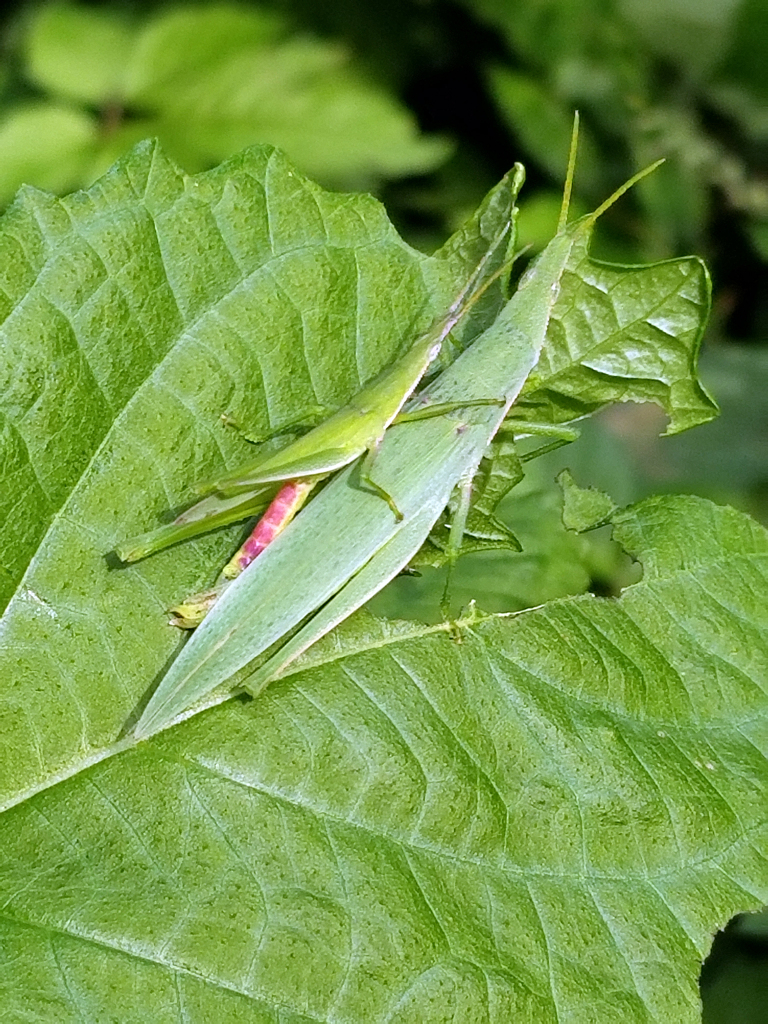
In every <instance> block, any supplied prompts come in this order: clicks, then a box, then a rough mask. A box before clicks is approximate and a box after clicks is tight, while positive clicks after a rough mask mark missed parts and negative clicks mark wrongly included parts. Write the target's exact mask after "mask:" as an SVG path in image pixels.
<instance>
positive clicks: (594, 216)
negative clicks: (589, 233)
mask: <svg viewBox="0 0 768 1024" xmlns="http://www.w3.org/2000/svg"><path fill="white" fill-rule="evenodd" d="M663 163H664V157H660V159H658V160H654V162H653V163H652V164H648V166H647V167H644V168H643V169H642V171H638V172H637V174H633V175H632V177H631V178H629V180H628V181H625V182H624V184H623V185H619V187H618V188H617V189H616V191H615V192H614V193H613V195H610V196H608V198H607V199H606V200H605V202H604V203H601V204H600V205H599V206H598V208H597V209H596V210H595V212H594V213H590V215H589V220H590V221H596V220H597V218H598V217H599V216H600V215H601V214H603V213H605V211H606V210H607V209H608V207H609V206H613V204H614V203H615V202H616V200H617V199H620V198H621V197H622V196H623V195H624V193H625V192H626V191H628V189H630V188H632V186H633V185H636V184H637V183H638V181H640V180H641V179H642V178H645V177H646V176H647V175H649V174H650V173H651V172H652V171H655V170H656V168H657V167H659V166H660V165H661V164H663Z"/></svg>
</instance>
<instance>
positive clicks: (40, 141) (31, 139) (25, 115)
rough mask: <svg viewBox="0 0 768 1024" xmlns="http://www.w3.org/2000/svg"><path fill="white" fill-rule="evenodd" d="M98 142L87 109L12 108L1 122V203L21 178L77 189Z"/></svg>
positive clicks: (57, 189)
mask: <svg viewBox="0 0 768 1024" xmlns="http://www.w3.org/2000/svg"><path fill="white" fill-rule="evenodd" d="M97 144H98V131H97V126H96V122H95V120H94V119H93V117H91V115H90V114H87V113H86V112H85V111H81V110H77V109H74V108H72V107H67V106H63V105H62V104H53V103H28V104H24V105H23V106H22V105H20V106H17V107H15V108H13V109H11V110H10V111H9V112H8V113H7V114H6V115H5V117H3V119H2V120H1V121H0V152H1V153H2V154H3V159H2V162H1V163H0V206H4V205H5V204H7V203H8V202H10V200H11V199H12V198H13V196H14V195H15V194H16V192H17V190H18V188H19V186H20V185H21V184H22V182H30V181H33V182H35V184H36V185H38V186H39V187H40V188H46V189H51V190H52V191H54V192H66V191H68V190H69V189H72V188H76V187H77V186H78V185H79V184H80V183H81V182H82V180H83V177H84V175H85V174H86V169H87V168H88V167H89V166H90V164H91V161H92V160H93V156H94V153H95V152H96V149H97Z"/></svg>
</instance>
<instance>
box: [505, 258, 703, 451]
mask: <svg viewBox="0 0 768 1024" xmlns="http://www.w3.org/2000/svg"><path fill="white" fill-rule="evenodd" d="M709 302H710V283H709V275H708V274H707V270H706V267H705V266H704V264H703V262H702V261H701V260H697V259H696V258H695V257H687V258H685V259H675V260H667V261H665V262H662V263H654V264H651V265H649V266H645V267H632V268H630V267H621V266H618V265H613V264H609V263H603V262H600V261H599V260H595V259H592V258H591V257H590V256H589V255H588V250H587V246H586V244H584V245H579V246H578V247H574V252H573V255H572V257H571V261H570V264H569V267H568V269H567V271H566V273H565V274H564V275H563V280H562V284H561V288H560V292H559V294H558V296H557V300H556V302H555V307H554V310H553V312H552V319H551V321H550V327H549V332H548V334H547V341H546V343H545V346H544V348H543V350H542V353H541V358H540V360H539V364H538V366H537V367H536V370H535V372H534V373H533V374H532V375H531V377H530V378H529V379H528V382H527V383H526V385H525V388H524V389H523V394H522V395H521V398H520V401H519V402H518V404H517V406H516V410H515V411H516V412H517V413H518V414H519V415H520V417H521V418H523V419H536V420H539V421H541V422H542V423H546V422H550V423H563V422H567V421H569V420H574V419H577V418H579V417H581V416H585V415H588V414H590V413H592V412H595V411H596V410H597V409H599V408H601V407H602V406H603V405H606V404H608V403H613V402H656V403H657V404H658V405H660V406H661V407H662V408H663V409H664V410H665V412H666V413H667V414H668V416H669V419H670V421H669V425H668V426H667V430H666V433H667V434H676V433H678V432H679V431H681V430H687V429H688V428H689V427H693V426H697V425H698V424H700V423H706V422H707V421H708V420H711V419H712V418H713V417H714V416H716V415H717V405H716V404H715V402H714V401H713V399H712V398H711V396H710V395H709V394H708V393H707V391H706V389H705V388H704V387H703V385H702V384H701V383H700V382H699V381H698V379H697V378H696V376H695V375H692V374H691V367H692V366H695V364H696V360H697V358H698V353H699V349H700V347H701V337H702V334H703V330H704V324H705V323H706V317H707V313H708V310H709Z"/></svg>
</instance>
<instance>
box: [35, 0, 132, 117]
mask: <svg viewBox="0 0 768 1024" xmlns="http://www.w3.org/2000/svg"><path fill="white" fill-rule="evenodd" d="M133 35H134V33H133V32H132V31H131V29H130V28H129V26H128V25H127V24H126V22H125V20H124V19H123V18H122V17H121V16H120V15H119V14H118V13H117V12H116V11H115V10H114V8H110V9H101V10H99V9H95V8H93V7H84V6H80V5H75V4H70V3H62V2H58V3H47V4H44V5H43V6H41V7H40V9H39V10H38V11H37V12H36V15H35V17H34V18H33V19H32V22H31V24H30V27H29V32H28V35H27V38H26V40H25V43H26V46H25V49H26V58H27V63H28V74H29V76H30V78H31V79H32V80H33V81H34V82H36V83H37V84H38V85H40V86H42V87H43V88H44V89H48V90H49V91H50V92H51V93H53V95H54V96H60V97H65V98H66V99H69V100H80V101H81V102H83V103H87V104H92V105H101V104H102V103H104V102H105V101H107V100H109V99H112V100H117V98H118V97H119V96H121V95H122V93H123V89H124V77H125V68H126V63H127V60H128V56H129V54H130V52H131V48H132V46H133V42H134V40H133Z"/></svg>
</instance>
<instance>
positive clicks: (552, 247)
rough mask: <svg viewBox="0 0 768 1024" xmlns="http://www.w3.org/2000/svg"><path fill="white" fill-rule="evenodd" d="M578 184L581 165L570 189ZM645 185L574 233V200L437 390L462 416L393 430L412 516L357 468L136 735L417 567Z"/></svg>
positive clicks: (156, 697)
mask: <svg viewBox="0 0 768 1024" xmlns="http://www.w3.org/2000/svg"><path fill="white" fill-rule="evenodd" d="M571 173H572V164H571V165H570V167H569V181H570V176H571ZM643 173H647V171H646V172H643ZM521 177H522V175H520V178H519V180H518V182H517V185H518V187H519V183H520V180H521ZM638 177H639V175H638V176H635V178H634V179H631V181H630V182H628V183H627V185H625V186H624V187H623V188H622V189H620V190H618V192H617V193H615V194H614V195H613V196H612V197H611V199H610V200H609V201H608V202H606V203H604V204H603V205H602V206H601V207H600V208H599V209H598V210H597V211H596V212H595V213H594V214H592V215H590V216H589V217H587V218H583V219H582V220H581V221H578V222H576V223H575V224H573V225H570V226H566V223H565V217H566V213H567V191H566V198H565V199H564V204H563V216H562V218H561V224H560V227H559V230H558V233H557V235H556V236H555V237H554V239H553V240H552V241H551V242H550V244H549V245H548V246H547V248H546V249H545V250H544V251H543V253H542V254H541V255H540V256H539V258H538V259H537V261H536V262H535V263H534V264H533V265H532V267H531V268H530V269H529V270H528V271H527V273H526V274H525V275H524V277H523V279H522V280H521V283H520V286H519V287H518V290H517V291H516V293H515V294H514V295H513V296H512V298H511V299H510V301H509V302H508V303H507V305H506V306H505V308H504V309H503V310H502V312H501V313H500V315H499V316H498V317H497V319H496V321H495V323H494V324H493V325H492V326H491V327H490V328H489V329H488V330H487V331H486V332H485V333H484V334H483V335H482V336H481V337H480V338H478V339H476V340H475V342H474V343H473V344H472V345H471V346H470V347H469V348H468V349H466V350H465V351H464V352H463V353H462V354H461V356H460V357H459V358H458V359H457V360H456V362H455V363H454V364H453V365H452V366H451V367H450V368H449V369H448V370H447V371H445V373H443V374H442V375H441V376H440V378H438V380H437V381H436V382H434V383H433V384H432V385H430V386H429V387H428V388H427V391H426V393H425V394H426V399H427V401H430V402H431V403H432V408H433V409H437V410H449V409H450V410H452V411H441V412H440V413H439V415H436V416H433V417H432V418H431V419H420V420H418V421H416V422H413V421H411V422H404V423H402V424H399V425H396V426H392V427H390V429H389V430H388V431H387V433H386V437H385V439H384V443H383V444H382V446H381V453H380V455H379V457H378V459H377V476H378V477H379V481H380V483H379V484H378V488H380V489H381V491H383V492H384V493H385V494H386V495H387V496H389V497H391V500H392V502H393V504H394V506H395V508H396V509H397V510H398V511H399V512H401V516H402V518H401V519H399V520H396V519H394V518H393V516H392V515H391V514H390V513H389V512H387V510H386V509H385V508H384V507H383V505H382V502H381V501H378V500H376V499H375V498H374V497H373V495H372V494H371V492H370V491H368V490H366V489H363V488H359V487H355V486H354V483H353V482H354V473H355V467H354V466H352V467H348V468H347V469H345V470H344V471H343V472H341V473H339V474H337V475H336V476H335V477H334V479H333V480H332V481H331V482H330V483H329V484H328V485H327V486H326V487H325V488H324V490H323V491H322V493H321V494H320V495H319V496H318V497H317V498H316V499H315V500H314V501H313V502H312V503H311V504H310V505H309V507H308V508H307V509H306V510H305V511H304V512H303V513H302V515H301V518H300V521H298V522H296V523H294V524H293V527H292V528H289V529H287V530H285V531H284V532H283V533H282V534H281V536H280V537H279V538H278V540H277V541H275V542H274V543H273V544H270V545H269V547H268V548H267V549H266V550H265V551H264V552H263V554H262V555H261V556H260V557H259V559H258V560H257V562H256V563H255V564H254V565H252V566H251V568H250V569H249V571H248V572H246V573H244V574H243V575H242V576H240V577H239V578H238V579H237V580H235V581H234V582H233V583H232V585H231V586H230V587H229V588H228V589H227V590H226V592H225V593H224V594H223V596H222V597H221V600H220V601H219V602H218V603H217V607H216V610H215V613H214V614H212V615H211V616H209V617H208V618H206V620H205V621H204V622H203V624H202V626H201V627H200V628H199V629H198V631H197V632H196V634H195V635H194V636H193V638H192V639H191V641H190V642H189V643H188V644H187V645H186V647H185V648H184V650H183V651H182V652H181V654H180V655H179V657H178V658H177V659H176V661H175V662H174V663H173V665H172V666H171V668H170V670H169V672H168V673H167V674H166V676H165V677H164V678H163V680H162V681H161V683H160V685H159V687H158V689H157V690H156V692H155V693H154V694H153V696H152V699H151V700H150V702H149V704H148V705H147V708H146V709H145V711H144V714H143V715H142V717H141V719H140V721H139V723H138V725H137V726H136V728H135V730H134V734H135V736H136V737H137V738H143V737H146V736H148V735H150V734H152V733H153V732H155V731H157V730H159V729H162V728H164V727H165V726H167V725H168V724H169V723H170V722H171V721H172V720H173V719H174V718H175V717H176V716H178V715H180V714H181V713H182V712H184V711H185V709H186V708H188V707H189V706H190V704H192V703H193V702H195V701H199V700H200V699H201V698H203V697H205V695H206V694H208V693H209V692H210V691H211V690H212V689H214V688H216V687H218V686H219V685H221V684H222V683H225V682H229V683H232V682H233V681H235V680H237V681H238V682H242V681H243V677H244V676H245V686H246V688H247V689H248V690H249V691H250V692H252V693H256V692H258V691H259V690H260V689H261V688H263V686H265V685H266V684H267V683H268V682H269V681H271V680H272V679H274V678H277V677H278V676H279V675H281V674H283V673H284V672H285V670H286V667H287V666H288V664H289V663H290V662H291V661H292V660H293V659H294V658H295V657H296V656H297V655H298V654H300V653H301V652H302V651H303V650H305V649H306V648H307V647H308V646H309V645H310V644H312V643H314V642H315V640H317V639H319V638H320V637H321V636H323V635H324V634H325V633H326V632H328V630H329V629H331V628H333V627H334V626H335V625H337V624H338V623H339V622H341V621H343V620H344V619H345V618H346V617H348V616H349V615H350V614H351V613H352V612H353V611H354V610H355V609H356V608H358V607H360V605H361V604H362V603H364V601H366V600H367V599H368V598H369V597H370V596H372V595H373V594H374V593H376V591H377V590H379V589H380V588H381V587H382V586H384V585H385V584H386V583H387V582H388V581H389V580H390V579H391V578H392V577H393V576H394V575H396V574H397V572H399V571H400V570H401V569H402V568H403V566H404V565H406V564H407V562H408V561H409V560H410V558H411V557H412V556H413V554H414V553H415V552H416V551H417V550H418V548H419V547H420V546H421V544H422V543H423V541H424V539H425V538H426V536H427V534H428V533H429V530H430V529H431V527H432V525H433V524H434V522H435V520H436V519H437V517H438V516H439V515H440V513H441V511H442V509H443V508H444V506H445V504H446V503H447V501H448V498H449V496H450V494H451V491H452V490H453V488H454V486H455V485H456V484H457V483H460V482H461V481H468V480H470V479H471V478H472V476H473V475H474V472H475V470H476V468H477V465H478V464H479V461H480V459H481V458H482V455H483V452H484V451H485V448H486V446H487V445H488V443H489V441H490V440H491V438H492V437H493V435H494V434H495V433H496V431H497V430H498V429H499V427H500V426H501V424H502V422H503V420H504V417H505V416H506V414H507V412H508V411H509V408H510V406H511V405H512V402H513V401H514V399H515V398H516V397H517V395H518V393H519V391H520V389H521V388H522V385H523V384H524V382H525V380H526V378H527V376H528V374H529V372H530V371H531V369H532V368H533V366H534V365H535V363H536V361H537V359H538V355H539V351H540V349H541V346H542V344H543V342H544V338H545V335H546V331H547V326H548V323H549V318H550V314H551V310H552V307H553V305H554V302H555V299H556V293H557V290H558V286H559V280H560V278H561V276H562V274H563V272H564V269H565V267H566V265H567V261H568V258H569V255H570V253H571V251H572V249H573V247H574V244H575V243H576V242H577V241H579V242H580V241H581V240H582V239H583V237H584V234H585V233H588V232H589V231H590V230H591V228H592V225H593V224H594V221H595V220H596V219H597V217H598V216H599V215H600V214H601V213H602V212H603V210H605V209H606V208H607V206H608V205H610V203H611V202H613V201H615V199H617V198H618V196H619V195H621V194H622V193H623V192H624V191H625V190H626V188H628V187H629V185H630V184H632V183H633V182H634V181H635V180H637V178H638ZM459 409H460V410H462V414H461V416H459V415H457V412H456V411H457V410H459ZM378 488H377V490H378ZM393 495H394V497H393ZM390 507H391V506H390ZM340 521H341V522H343V523H344V530H343V531H339V527H338V524H339V522H340ZM298 578H301V581H302V585H301V587H300V588H297V587H296V585H295V584H296V580H297V579H298ZM318 609H320V610H319V611H318ZM302 623H304V624H303V625H301V624H302ZM298 626H301V628H300V629H299V631H298V632H297V633H296V632H295V630H296V627H298ZM289 634H293V635H292V636H291V638H290V639H289V640H288V641H287V643H286V642H285V638H286V636H287V635H289ZM281 640H282V641H283V646H281V647H280V648H279V649H278V650H277V652H276V653H275V654H274V655H273V656H272V657H270V658H269V660H268V661H267V662H266V663H264V664H262V665H261V666H260V667H258V668H257V669H256V670H255V671H254V668H253V665H254V662H255V661H257V659H258V658H259V656H260V655H261V654H263V653H264V652H265V651H267V649H268V648H270V647H272V646H273V645H275V644H277V643H279V642H280V641H281ZM249 673H250V675H249Z"/></svg>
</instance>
